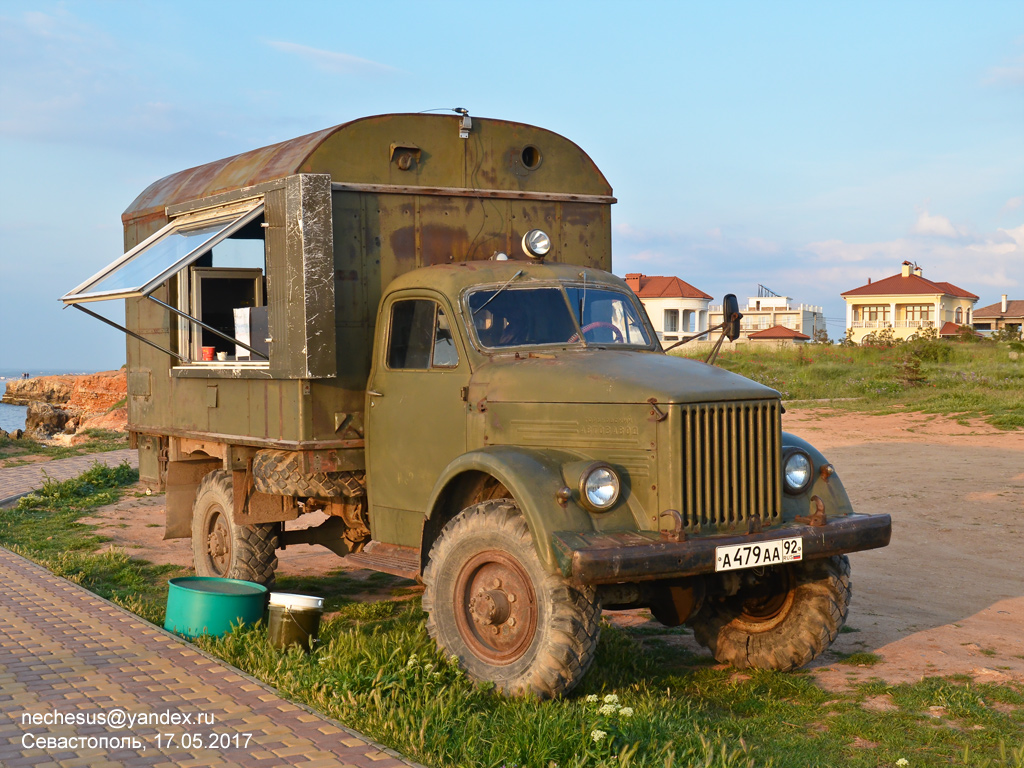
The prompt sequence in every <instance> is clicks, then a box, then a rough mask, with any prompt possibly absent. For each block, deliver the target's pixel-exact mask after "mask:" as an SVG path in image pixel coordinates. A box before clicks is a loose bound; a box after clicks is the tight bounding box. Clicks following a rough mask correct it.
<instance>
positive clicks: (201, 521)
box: [192, 470, 278, 585]
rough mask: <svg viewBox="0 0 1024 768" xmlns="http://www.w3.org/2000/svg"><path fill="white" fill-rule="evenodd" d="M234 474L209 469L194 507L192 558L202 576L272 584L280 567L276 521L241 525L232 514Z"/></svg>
mask: <svg viewBox="0 0 1024 768" xmlns="http://www.w3.org/2000/svg"><path fill="white" fill-rule="evenodd" d="M233 508H234V493H233V491H232V485H231V473H230V472H228V471H226V470H217V471H215V472H210V473H209V474H208V475H206V477H204V478H203V481H202V482H201V483H200V484H199V490H198V492H197V493H196V500H195V503H194V504H193V506H192V558H193V560H194V561H195V565H196V574H197V575H199V576H217V577H221V578H225V579H243V580H245V581H254V582H256V583H257V584H267V585H269V584H272V583H273V581H274V571H275V570H277V544H278V535H277V530H278V529H277V523H264V524H261V525H239V524H238V523H236V522H235V521H234V518H233V517H232V510H233Z"/></svg>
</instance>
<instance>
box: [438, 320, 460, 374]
mask: <svg viewBox="0 0 1024 768" xmlns="http://www.w3.org/2000/svg"><path fill="white" fill-rule="evenodd" d="M433 364H434V367H435V368H454V367H455V366H457V365H458V364H459V353H458V352H457V351H456V349H455V340H454V339H452V330H451V328H450V327H449V326H448V317H447V316H446V315H445V313H444V310H443V309H441V308H440V307H438V309H437V330H436V331H435V332H434V363H433Z"/></svg>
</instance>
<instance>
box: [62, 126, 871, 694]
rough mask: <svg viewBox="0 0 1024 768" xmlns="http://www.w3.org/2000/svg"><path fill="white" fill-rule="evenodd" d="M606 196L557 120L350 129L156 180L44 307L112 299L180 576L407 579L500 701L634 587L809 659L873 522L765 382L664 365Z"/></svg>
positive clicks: (562, 655)
mask: <svg viewBox="0 0 1024 768" xmlns="http://www.w3.org/2000/svg"><path fill="white" fill-rule="evenodd" d="M613 202H614V198H613V197H612V196H611V187H610V186H609V185H608V183H607V181H606V180H605V179H604V177H603V176H602V175H601V173H600V171H599V170H598V169H597V168H596V166H595V165H594V164H593V162H592V161H591V160H590V158H589V157H587V156H586V154H585V153H584V152H583V151H582V150H581V149H580V148H579V147H577V146H576V145H575V144H573V143H572V142H570V141H568V140H567V139H565V138H564V137H561V136H558V135H557V134H553V133H551V132H549V131H545V130H543V129H540V128H536V127H533V126H526V125H523V124H518V123H510V122H507V121H498V120H482V119H477V118H470V117H469V115H468V114H466V113H464V112H460V113H459V114H458V115H455V116H440V115H384V116H379V117H375V118H365V119H363V120H359V121H354V122H352V123H347V124H344V125H342V126H337V127H335V128H332V129H327V130H326V131H321V132H319V133H317V134H311V135H310V136H306V137H300V138H299V139H295V140H292V141H290V142H284V143H282V144H279V145H275V146H273V147H266V148H263V149H260V150H253V151H252V152H249V153H245V154H243V155H239V156H236V157H233V158H227V159H225V160H221V161H216V162H214V163H210V164H207V165H205V166H199V167H197V168H193V169H189V170H187V171H182V172H180V173H178V174H174V175H172V176H170V177H167V178H166V179H162V180H160V181H158V182H155V183H154V184H153V185H151V186H150V187H149V188H147V189H146V190H145V191H144V192H143V193H142V194H141V195H140V196H139V198H138V199H137V200H136V201H135V202H134V203H133V204H132V206H131V207H130V208H129V209H128V211H126V212H125V214H124V216H123V217H122V218H123V220H124V222H125V248H126V253H125V255H124V256H122V257H120V258H119V259H117V260H115V261H114V262H113V263H112V264H111V265H109V266H108V267H107V268H105V269H104V270H102V271H101V272H99V273H97V274H96V275H94V276H93V277H91V278H89V280H87V281H86V282H84V283H82V284H81V285H79V286H78V287H76V288H75V289H73V290H72V291H70V292H69V293H68V294H66V295H65V296H64V297H63V301H64V302H65V303H66V304H68V305H71V306H75V307H77V308H78V309H81V310H83V311H85V312H87V313H89V314H90V315H93V316H95V317H98V318H99V319H101V320H103V321H104V322H107V323H108V324H111V325H117V324H116V323H114V322H113V321H111V320H109V319H107V318H105V317H104V316H103V315H101V314H100V313H98V312H96V311H94V310H93V309H91V308H90V307H91V306H93V303H94V302H99V301H103V300H110V299H124V300H126V322H125V326H124V327H123V328H122V330H124V331H125V332H126V333H127V335H128V345H127V354H128V369H129V370H128V381H129V429H130V431H131V435H132V440H133V443H134V445H136V446H137V447H138V449H139V452H140V475H141V477H142V479H143V481H144V482H146V483H147V484H149V485H150V487H152V488H153V489H154V490H166V491H167V524H166V532H165V535H166V537H167V538H175V537H186V536H188V537H191V539H192V544H193V552H194V555H195V564H196V570H197V572H198V573H199V574H200V575H208V576H228V577H235V578H246V579H250V580H253V581H259V582H263V583H269V582H272V580H273V575H274V571H275V568H276V564H277V557H276V550H277V549H278V548H279V547H281V546H286V545H290V544H298V543H310V544H319V545H322V546H325V547H327V548H329V549H331V550H332V551H334V552H336V553H337V554H338V555H340V556H342V557H344V558H345V559H346V561H347V562H348V563H349V564H350V565H352V566H354V567H369V568H375V569H378V570H382V571H385V572H389V573H395V574H399V575H402V576H406V577H408V578H414V579H418V580H420V581H422V583H423V584H424V586H425V592H424V596H423V606H424V609H425V610H426V611H427V613H428V617H429V618H428V623H427V630H428V632H429V633H430V634H431V636H433V637H434V638H435V639H436V641H437V643H438V644H439V646H440V647H441V648H442V649H443V650H444V651H445V652H446V653H449V654H451V655H455V656H457V657H458V658H459V660H460V663H461V664H462V665H463V666H464V668H465V669H466V670H467V672H468V673H469V674H470V675H472V676H473V677H475V678H477V679H481V680H490V681H493V682H495V684H496V685H497V686H498V687H499V688H500V689H501V690H503V691H505V692H507V693H510V694H527V695H534V696H541V697H546V696H556V695H560V694H562V693H565V692H567V691H569V690H571V689H572V688H573V687H574V686H575V685H576V684H577V683H578V682H579V680H580V679H581V677H582V675H583V674H585V672H586V670H587V668H588V667H589V665H590V663H591V661H592V660H593V656H594V651H595V648H596V644H597V640H598V635H599V628H600V624H599V617H600V613H601V611H602V610H616V609H622V608H630V607H637V606H646V607H649V608H650V609H651V611H652V613H653V615H654V616H655V618H657V619H658V620H659V621H661V622H663V623H665V624H668V625H672V626H674V625H679V624H682V623H684V622H688V623H690V624H691V625H692V626H693V627H694V632H695V635H696V637H697V639H698V640H699V641H700V642H702V643H704V644H705V645H707V646H708V647H709V648H710V649H711V650H712V652H713V653H714V654H715V656H716V658H718V659H719V660H721V661H726V662H730V663H733V664H736V665H737V666H741V667H744V666H754V667H771V668H777V669H789V668H793V667H796V666H800V665H802V664H804V663H806V662H807V661H809V660H810V659H811V658H813V657H814V656H816V655H817V654H819V653H820V652H821V651H823V650H824V649H825V648H826V647H827V646H828V645H829V644H830V643H831V642H832V640H834V638H835V637H836V635H837V634H838V632H839V629H840V627H841V626H842V623H843V621H844V620H845V616H846V611H847V609H848V605H849V597H850V573H849V561H848V559H847V558H846V553H848V552H852V551H856V550H861V549H869V548H873V547H880V546H885V545H886V544H887V543H888V540H889V535H890V530H891V522H890V520H889V517H888V515H875V516H865V515H858V514H856V513H855V512H854V510H853V509H852V506H851V504H850V501H849V498H848V497H847V495H846V492H845V490H844V488H843V485H842V482H841V481H840V479H839V475H838V473H837V471H836V469H835V467H834V466H833V465H832V464H831V463H829V462H828V461H827V459H826V458H825V457H824V456H823V455H822V454H821V453H820V452H818V451H817V450H815V449H814V448H813V446H811V445H810V444H808V443H807V442H805V441H803V440H801V439H800V438H798V437H796V436H792V435H788V434H785V433H783V432H782V429H781V415H782V403H781V400H780V396H779V394H778V393H777V392H776V391H774V390H772V389H770V388H768V387H765V386H762V385H760V384H757V383H755V382H752V381H750V380H748V379H745V378H743V377H741V376H737V375H735V374H732V373H729V372H726V371H723V370H721V369H718V368H716V367H714V366H712V365H708V364H706V363H702V362H699V361H694V360H687V359H684V358H680V357H677V356H674V355H669V354H666V353H665V351H664V350H663V349H662V347H661V345H660V342H659V341H658V338H657V334H656V333H655V332H654V330H653V328H652V327H651V323H650V321H649V319H648V318H647V316H646V313H645V312H644V309H643V306H642V304H641V303H640V302H639V300H638V299H637V298H636V296H635V295H634V294H633V293H632V291H630V289H629V287H628V286H627V285H626V284H625V283H624V282H623V281H622V280H621V279H619V278H617V277H615V276H614V275H613V274H611V272H610V269H611V231H610V222H611V219H610V206H611V204H612V203H613ZM734 320H735V318H734ZM314 511H316V512H321V513H326V515H327V518H326V522H324V523H322V524H320V525H319V526H317V527H313V528H308V527H307V528H302V529H296V528H295V527H294V525H291V524H292V521H294V520H296V519H297V518H299V517H300V516H303V515H306V514H308V513H310V512H314Z"/></svg>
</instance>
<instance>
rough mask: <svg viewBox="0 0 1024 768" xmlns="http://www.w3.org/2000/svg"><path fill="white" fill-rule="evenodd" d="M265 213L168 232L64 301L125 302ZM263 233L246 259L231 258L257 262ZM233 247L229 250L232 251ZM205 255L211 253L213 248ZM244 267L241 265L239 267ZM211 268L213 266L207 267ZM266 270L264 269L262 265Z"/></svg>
mask: <svg viewBox="0 0 1024 768" xmlns="http://www.w3.org/2000/svg"><path fill="white" fill-rule="evenodd" d="M262 211H263V204H262V203H260V204H259V205H257V206H256V207H255V208H251V209H250V210H248V211H244V212H243V213H241V214H238V213H234V214H232V215H231V216H222V217H221V218H219V219H214V220H208V221H206V222H204V223H200V224H195V225H193V226H188V225H187V224H184V223H181V224H178V225H174V226H171V227H170V228H167V229H165V231H164V232H163V234H161V235H160V236H159V237H157V239H155V240H154V241H153V242H151V243H150V244H149V245H147V246H145V247H144V248H141V249H140V250H137V251H136V252H135V253H134V254H133V255H132V256H131V257H130V258H128V260H127V261H125V262H123V263H122V264H121V265H120V266H118V267H117V268H116V269H114V270H113V271H112V272H109V273H107V274H105V275H103V276H100V277H95V278H94V279H91V280H90V281H89V282H87V283H86V284H85V285H83V286H82V287H81V288H78V289H76V290H75V292H74V293H72V294H69V295H67V296H65V297H64V300H65V301H66V302H68V303H73V302H74V301H80V300H82V299H87V298H92V297H97V298H123V297H124V296H126V295H132V294H135V295H138V294H139V293H140V292H142V291H143V290H144V289H146V287H147V286H149V285H150V284H151V283H153V281H154V280H159V279H161V278H162V277H169V276H170V274H171V273H173V272H176V271H178V270H181V269H184V268H185V267H187V266H188V265H189V264H190V263H192V262H193V261H195V260H196V259H198V258H199V257H200V256H201V255H202V254H203V253H204V246H207V245H208V244H209V243H210V242H211V241H213V240H215V239H216V238H219V237H223V236H224V234H225V233H226V232H229V231H230V232H232V233H233V232H235V231H238V230H241V229H242V228H243V226H244V225H243V222H249V223H250V224H251V223H252V220H253V219H254V218H255V217H257V216H258V215H259V214H260V213H262ZM262 236H263V235H262V233H259V234H258V237H256V238H246V239H254V240H259V241H260V244H259V245H258V246H256V245H245V246H242V248H244V249H245V254H244V255H242V256H237V255H236V256H235V257H228V258H233V260H235V261H238V260H239V259H242V260H244V261H245V262H247V263H246V264H245V266H249V264H248V262H253V261H255V260H256V258H257V257H256V250H257V248H259V249H262ZM231 247H232V246H228V249H229V251H230V248H231ZM205 251H206V252H207V253H208V252H209V248H206V249H205ZM207 258H209V256H207ZM239 265H241V264H239ZM204 266H210V264H204ZM260 266H262V265H260Z"/></svg>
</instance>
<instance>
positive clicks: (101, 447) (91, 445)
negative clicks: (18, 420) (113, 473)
mask: <svg viewBox="0 0 1024 768" xmlns="http://www.w3.org/2000/svg"><path fill="white" fill-rule="evenodd" d="M79 434H82V435H85V436H86V437H87V438H89V439H88V440H87V441H86V442H84V443H81V444H79V445H73V446H63V445H45V444H43V443H40V442H39V441H38V440H33V439H32V438H29V437H23V438H21V439H20V440H14V439H12V438H10V437H0V463H4V464H6V465H7V466H18V465H19V463H20V462H11V461H10V460H11V459H18V457H21V456H48V457H49V458H51V459H68V458H71V457H72V456H86V455H88V454H90V453H103V452H105V451H116V450H118V449H120V448H127V447H128V436H127V435H126V434H125V433H123V432H113V431H111V430H109V429H87V430H85V431H84V432H81V433H79Z"/></svg>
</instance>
